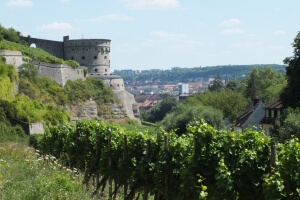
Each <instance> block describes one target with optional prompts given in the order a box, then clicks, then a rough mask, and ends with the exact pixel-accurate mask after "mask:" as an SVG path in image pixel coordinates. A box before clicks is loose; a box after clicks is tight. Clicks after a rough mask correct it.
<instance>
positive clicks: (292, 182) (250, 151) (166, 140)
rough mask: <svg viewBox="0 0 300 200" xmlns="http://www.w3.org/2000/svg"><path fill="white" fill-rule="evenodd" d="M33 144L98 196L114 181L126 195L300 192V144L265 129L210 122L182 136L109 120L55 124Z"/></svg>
mask: <svg viewBox="0 0 300 200" xmlns="http://www.w3.org/2000/svg"><path fill="white" fill-rule="evenodd" d="M31 144H32V145H34V146H35V148H37V149H39V150H40V151H41V152H42V153H44V154H51V155H53V156H55V157H56V158H59V159H60V160H62V162H64V163H65V165H67V166H68V167H70V168H77V169H79V170H80V171H82V172H83V173H84V183H83V184H85V185H86V186H87V187H90V189H92V190H93V191H94V195H95V196H98V195H99V194H100V193H101V191H102V190H104V188H105V187H107V186H109V199H114V198H115V196H116V194H117V192H122V193H124V199H128V200H131V199H144V200H146V199H148V196H152V197H153V198H154V199H155V200H159V199H161V200H162V199H166V200H182V199H191V200H193V199H299V198H300V173H299V172H300V165H299V161H300V144H299V142H298V140H297V139H291V140H289V141H287V142H286V143H285V144H276V146H275V143H274V142H273V141H272V140H271V139H270V138H269V137H267V136H265V135H264V134H263V133H261V132H257V131H253V130H248V131H247V132H245V133H243V134H236V133H234V132H231V131H226V130H216V129H214V128H213V127H211V126H210V125H208V124H206V123H205V122H203V121H201V122H199V121H197V122H194V123H193V125H189V126H188V128H187V132H186V134H183V135H182V136H180V137H179V136H177V135H176V134H175V133H174V132H165V131H163V130H161V131H159V132H158V133H155V134H150V133H142V132H139V131H128V130H125V129H123V128H120V127H118V126H114V125H107V124H106V123H105V122H102V121H77V122H76V124H65V125H62V126H60V127H56V126H52V127H49V129H48V130H47V132H46V133H45V134H43V135H39V136H33V137H31Z"/></svg>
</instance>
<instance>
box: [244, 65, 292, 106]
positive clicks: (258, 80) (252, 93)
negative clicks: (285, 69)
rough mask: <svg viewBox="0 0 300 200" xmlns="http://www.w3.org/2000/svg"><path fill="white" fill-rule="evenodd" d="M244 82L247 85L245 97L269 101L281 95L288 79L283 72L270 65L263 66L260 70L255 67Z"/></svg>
mask: <svg viewBox="0 0 300 200" xmlns="http://www.w3.org/2000/svg"><path fill="white" fill-rule="evenodd" d="M244 83H246V85H247V87H246V90H245V97H247V98H248V99H250V100H252V99H255V98H259V99H260V100H262V101H263V102H264V103H269V102H270V101H273V100H274V99H277V98H278V97H279V94H280V92H281V90H282V88H283V87H284V86H285V84H286V80H285V75H284V74H283V73H278V72H276V71H275V70H273V69H272V68H270V67H263V68H261V69H260V70H258V69H257V68H256V67H255V68H253V69H252V71H251V72H250V73H249V76H248V77H247V78H246V79H245V81H244Z"/></svg>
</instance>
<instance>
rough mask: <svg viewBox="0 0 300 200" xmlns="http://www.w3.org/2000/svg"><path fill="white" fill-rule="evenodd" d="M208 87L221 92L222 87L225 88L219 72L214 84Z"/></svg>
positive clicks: (210, 89)
mask: <svg viewBox="0 0 300 200" xmlns="http://www.w3.org/2000/svg"><path fill="white" fill-rule="evenodd" d="M208 89H209V91H217V92H220V91H221V90H222V89H224V84H223V81H222V78H221V76H220V74H219V73H218V74H217V76H216V78H215V80H214V81H213V84H212V85H211V86H209V87H208Z"/></svg>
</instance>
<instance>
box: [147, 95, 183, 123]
mask: <svg viewBox="0 0 300 200" xmlns="http://www.w3.org/2000/svg"><path fill="white" fill-rule="evenodd" d="M177 104H178V102H177V100H176V98H175V97H172V96H169V97H167V98H165V99H163V100H162V101H161V102H159V103H158V104H156V105H155V106H154V107H153V108H151V109H150V110H148V111H145V112H144V113H143V115H142V119H143V120H145V121H148V122H153V123H154V122H157V121H161V120H162V119H163V118H164V117H165V116H166V115H167V114H168V113H169V112H170V111H172V110H173V109H174V108H176V106H177Z"/></svg>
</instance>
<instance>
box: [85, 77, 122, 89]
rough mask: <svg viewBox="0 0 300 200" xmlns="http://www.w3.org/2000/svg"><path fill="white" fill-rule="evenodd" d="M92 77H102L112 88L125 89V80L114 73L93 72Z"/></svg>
mask: <svg viewBox="0 0 300 200" xmlns="http://www.w3.org/2000/svg"><path fill="white" fill-rule="evenodd" d="M90 77H93V78H100V79H101V80H103V82H104V83H105V84H106V85H107V86H108V87H110V88H111V89H112V90H117V91H118V90H125V87H124V80H123V78H122V77H120V76H117V75H112V74H111V75H104V74H103V75H102V74H95V73H91V74H90Z"/></svg>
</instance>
